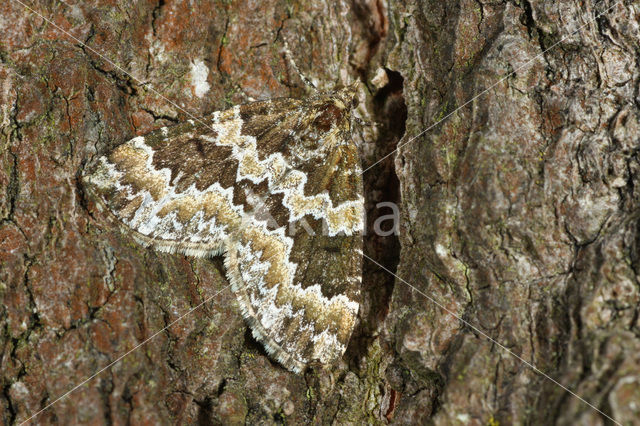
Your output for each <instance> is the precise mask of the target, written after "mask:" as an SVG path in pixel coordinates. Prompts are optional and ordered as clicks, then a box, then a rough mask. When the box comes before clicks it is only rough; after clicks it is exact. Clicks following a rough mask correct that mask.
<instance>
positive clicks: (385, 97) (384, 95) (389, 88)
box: [347, 69, 407, 359]
mask: <svg viewBox="0 0 640 426" xmlns="http://www.w3.org/2000/svg"><path fill="white" fill-rule="evenodd" d="M385 72H386V73H387V78H388V84H387V85H386V86H384V87H382V88H381V89H380V90H379V91H378V92H377V93H376V95H375V97H374V99H373V107H374V111H373V112H374V117H375V119H376V121H377V122H378V123H379V136H378V139H377V141H376V147H377V149H376V155H375V156H374V158H373V161H377V159H378V158H383V157H384V156H386V155H388V154H389V153H392V152H393V151H395V149H396V147H397V144H398V141H399V140H400V139H401V138H402V136H403V135H404V132H405V123H406V118H407V108H406V105H405V103H404V97H403V83H404V80H403V77H402V75H401V74H400V73H399V72H396V71H393V70H388V69H387V70H385ZM393 159H394V156H393V155H390V156H389V157H387V158H386V159H385V160H384V161H382V162H381V163H379V164H377V165H376V166H374V169H371V170H368V171H367V172H366V173H364V174H363V180H364V188H365V209H366V211H367V217H366V227H365V230H366V235H365V237H364V253H365V254H366V255H367V256H369V257H371V258H372V259H374V260H375V261H376V262H379V263H380V264H381V265H382V266H384V267H385V268H387V269H388V270H389V271H391V272H392V273H395V271H396V268H397V265H398V262H399V258H400V244H399V241H398V236H397V235H396V234H395V233H390V231H391V230H392V229H390V228H391V227H392V226H394V225H397V222H396V220H399V217H395V218H394V219H393V220H389V221H387V220H385V218H384V217H382V216H387V217H388V215H390V214H394V213H395V210H393V208H391V207H385V205H384V204H381V203H392V204H393V205H395V206H398V205H399V204H400V189H399V181H398V178H397V176H396V173H395V167H394V161H393ZM365 166H366V164H365ZM365 169H366V167H365ZM376 229H377V230H378V231H383V232H376ZM389 233H390V235H387V234H389ZM394 283H395V277H394V276H393V275H392V274H390V273H389V272H387V271H385V270H383V269H381V268H380V267H379V266H378V265H376V264H374V263H373V262H371V261H368V260H367V259H366V258H365V260H364V265H363V274H362V290H363V295H362V298H363V299H368V300H367V302H368V303H366V302H365V303H364V304H363V306H368V310H367V311H366V312H364V311H361V321H360V324H359V326H358V328H357V329H356V330H355V331H354V335H353V337H352V339H351V342H350V344H349V348H348V350H347V354H348V357H349V358H352V359H359V358H360V357H363V356H365V354H366V351H367V350H368V347H369V345H370V343H371V342H372V341H373V340H374V339H376V338H377V335H378V330H379V327H380V325H381V324H382V322H383V321H384V319H385V318H386V315H387V314H388V312H389V304H390V299H391V294H392V292H393V288H394Z"/></svg>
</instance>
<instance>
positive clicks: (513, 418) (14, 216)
mask: <svg viewBox="0 0 640 426" xmlns="http://www.w3.org/2000/svg"><path fill="white" fill-rule="evenodd" d="M617 3H618V4H617V5H616V2H615V1H612V0H605V1H597V2H596V1H594V0H587V1H583V2H578V1H573V0H562V1H544V2H543V1H537V2H533V1H524V0H523V1H508V2H504V1H483V0H456V1H436V0H426V1H422V2H418V1H406V2H399V1H393V2H389V3H388V4H387V3H385V2H384V1H382V0H339V1H334V0H323V1H313V2H303V1H295V0H294V1H291V0H282V1H278V0H268V1H260V2H253V1H226V0H220V1H198V2H189V1H179V0H175V1H174V0H166V1H165V0H159V1H158V2H155V1H134V2H129V1H123V0H121V1H111V2H102V1H90V2H80V1H78V2H75V1H65V2H49V1H40V2H30V3H29V5H31V6H32V7H33V8H34V9H35V10H37V11H38V12H39V13H42V14H43V15H44V16H46V17H47V18H48V19H50V20H51V21H53V22H54V23H55V24H56V25H58V26H60V27H61V28H63V29H64V30H65V31H68V32H69V33H71V34H72V35H73V36H74V37H76V38H77V39H79V40H81V41H83V42H85V43H86V44H87V46H89V47H90V48H91V49H94V50H95V51H97V52H100V54H102V55H104V56H105V57H107V58H109V60H111V61H112V63H110V62H109V61H106V60H105V59H104V58H101V57H100V56H98V55H97V54H96V53H95V52H94V51H93V50H91V49H90V48H88V47H83V46H82V45H81V43H79V42H78V41H76V40H73V39H72V38H70V37H68V36H66V35H64V34H63V33H62V32H61V31H59V30H58V29H56V28H55V27H54V26H53V25H51V24H50V23H47V22H46V21H44V20H43V19H42V18H40V17H38V16H37V15H34V14H33V13H30V12H29V11H28V10H26V9H24V8H23V7H22V6H21V5H20V4H19V3H17V2H3V3H2V4H0V32H1V33H2V34H3V37H2V39H1V40H0V82H1V84H0V96H1V103H0V107H1V111H0V189H1V190H0V299H2V306H0V327H1V332H0V379H1V383H0V384H1V387H2V392H0V418H1V419H2V422H4V423H5V424H14V423H17V422H20V421H22V420H25V419H26V418H28V417H29V416H30V415H32V414H34V413H35V412H37V411H38V410H40V409H41V408H43V407H45V406H46V405H47V404H49V403H50V402H53V401H54V400H55V399H56V398H58V397H59V396H61V395H63V394H65V392H67V391H69V390H71V389H72V388H73V386H74V385H76V384H78V383H80V382H81V381H82V380H84V379H85V378H88V377H90V376H91V375H93V374H94V373H95V372H97V371H99V370H100V369H101V368H103V367H105V366H107V365H109V364H110V363H111V362H112V361H114V360H116V359H118V357H119V356H121V355H123V354H125V353H127V351H129V350H132V349H134V348H136V346H137V345H138V344H140V343H141V342H143V341H144V340H145V339H147V338H148V337H150V336H152V335H153V334H154V333H156V332H157V331H158V330H161V329H162V328H163V327H165V326H166V325H168V324H170V323H171V322H172V321H174V320H176V319H178V318H179V317H180V316H182V315H183V314H185V313H187V312H188V311H189V310H190V309H192V308H193V307H196V306H197V305H198V304H200V303H201V302H203V301H204V300H207V299H208V298H210V297H212V296H214V297H213V299H212V300H211V301H210V302H208V303H206V304H204V305H203V306H202V307H200V308H198V309H197V310H195V311H194V312H193V313H191V314H189V315H187V316H185V317H184V318H183V319H182V320H180V321H179V322H177V323H176V324H175V325H173V326H171V327H170V328H169V329H168V330H166V331H164V332H161V333H160V334H158V335H157V336H156V337H154V338H153V340H151V341H150V342H149V343H147V344H145V345H144V346H142V347H140V348H138V349H136V350H134V351H133V352H131V353H130V354H129V355H127V356H126V357H124V358H123V359H122V360H121V361H120V362H118V363H116V364H115V365H114V366H113V367H111V368H109V369H107V370H106V371H104V372H102V373H100V374H99V375H97V376H96V377H95V378H93V379H92V380H91V381H89V382H88V383H87V384H86V385H84V386H82V387H80V388H78V389H77V390H75V391H74V392H73V393H71V394H70V395H68V396H67V397H65V398H63V399H61V400H60V401H58V402H57V403H56V404H54V405H53V406H52V407H51V408H50V409H48V410H46V411H45V412H43V413H42V414H40V415H39V416H38V418H37V419H36V421H37V422H38V423H42V424H70V423H92V424H100V423H104V424H126V423H128V422H130V423H134V424H139V423H160V424H171V423H182V424H185V423H186V424H194V423H200V424H218V423H225V424H226V423H231V424H238V423H251V424H253V423H291V424H294V423H299V422H314V423H331V422H334V423H338V424H343V423H349V422H351V423H363V422H369V423H386V422H397V423H400V424H404V423H413V422H420V423H424V422H433V423H436V424H497V423H500V424H513V423H515V424H536V423H541V422H545V423H549V422H552V423H553V422H555V423H558V424H571V423H574V422H576V421H579V422H581V423H582V424H594V425H596V424H603V423H606V422H605V418H604V417H602V416H601V415H599V414H598V413H597V412H596V411H595V410H593V409H592V408H590V407H589V406H587V405H586V404H584V403H583V402H581V401H579V400H578V399H576V398H575V397H572V396H571V395H569V394H568V393H567V392H566V391H564V390H562V389H561V388H559V387H558V386H556V385H554V384H553V383H552V382H550V381H549V380H547V379H545V378H544V377H542V376H541V375H539V374H537V373H535V372H533V371H532V370H531V369H529V368H527V367H526V366H525V365H523V363H522V362H521V361H519V360H517V359H516V358H514V357H513V356H511V355H509V354H508V353H506V352H505V351H504V350H502V349H500V348H499V347H498V346H496V345H495V344H494V343H491V342H490V341H488V340H487V339H485V338H484V337H482V335H481V334H479V333H478V331H477V330H473V329H472V328H470V327H469V326H465V325H464V324H463V323H462V322H460V321H459V320H457V319H455V318H453V317H452V316H451V315H450V314H449V313H447V312H445V311H443V310H442V309H441V308H440V307H438V306H437V305H435V304H434V303H433V302H432V301H431V300H429V299H428V298H426V297H425V295H427V296H428V297H429V298H432V299H433V300H435V301H437V302H438V303H439V304H441V305H442V306H444V307H446V308H447V309H448V310H450V311H451V312H453V313H455V314H456V315H458V316H460V317H463V318H464V319H465V320H466V321H468V322H469V323H470V324H472V325H473V326H474V327H477V329H478V330H480V331H482V332H483V333H486V334H487V335H489V336H491V338H493V339H495V340H496V341H498V342H500V343H501V344H503V345H505V346H506V347H508V348H509V350H511V351H512V352H513V353H515V354H517V355H518V356H520V357H522V358H523V359H524V360H526V361H527V362H531V363H533V364H535V365H536V366H537V367H538V368H539V369H540V370H541V371H543V372H545V373H546V374H548V375H549V376H551V377H553V378H554V379H555V380H557V381H558V382H560V383H562V384H564V385H565V386H567V387H569V388H571V389H572V390H574V391H575V392H576V393H578V394H580V395H581V396H582V397H584V398H585V399H586V400H587V401H589V402H590V403H592V404H594V405H595V406H596V407H598V408H599V409H600V410H602V411H604V412H605V413H607V414H608V415H610V416H612V417H614V418H615V419H617V420H618V421H620V422H622V423H625V424H632V423H633V422H635V421H636V419H637V418H638V417H640V406H639V405H638V404H637V401H639V400H640V371H639V368H638V365H640V322H639V315H638V313H639V312H638V308H639V300H640V279H639V273H640V261H639V250H640V236H639V230H638V227H639V224H640V209H639V208H638V201H639V199H640V186H639V185H638V175H639V173H640V164H639V161H638V152H639V151H640V136H639V135H640V110H639V107H640V99H639V98H638V95H639V93H638V88H639V83H640V76H639V72H638V65H639V61H638V59H639V53H638V52H640V42H639V40H640V28H639V26H640V3H638V2H637V1H631V0H622V1H619V2H617ZM607 9H610V10H608V11H607ZM601 12H606V13H604V15H603V17H601V18H599V19H597V20H595V21H594V20H593V19H594V18H595V16H597V14H598V13H601ZM284 40H286V41H287V42H288V44H289V45H290V47H291V50H292V51H293V55H294V57H295V59H296V61H297V63H298V65H299V66H300V68H301V69H302V71H303V73H305V74H306V75H307V76H308V77H310V78H311V79H312V80H314V81H316V82H317V83H318V85H319V86H320V87H321V88H325V89H327V88H331V87H332V86H333V85H334V84H335V83H336V82H338V81H342V82H343V83H344V82H347V81H350V80H352V79H354V78H362V79H363V80H365V82H366V83H367V87H366V88H365V87H363V90H362V94H361V97H362V101H363V105H362V107H361V108H360V114H361V115H362V116H363V118H365V119H366V120H368V121H371V122H373V123H375V125H374V126H366V125H365V126H360V127H357V128H356V131H355V132H354V137H356V138H358V139H360V140H361V141H362V147H363V166H364V167H365V168H366V167H367V166H368V165H371V164H373V163H374V162H375V161H377V159H379V158H382V157H383V156H384V155H386V154H387V153H389V152H392V150H393V149H394V148H395V147H396V145H397V144H398V141H399V140H400V138H401V137H403V135H404V139H402V142H400V143H406V145H404V146H402V147H401V149H400V153H399V155H398V156H397V157H396V156H395V155H394V156H391V157H389V158H387V159H386V160H384V161H383V162H382V163H380V164H378V165H376V166H375V167H374V168H373V169H371V170H369V171H368V172H366V173H365V176H364V177H365V185H366V196H367V210H368V211H369V212H370V214H369V216H368V219H367V220H368V223H369V224H370V225H372V224H373V223H374V222H375V219H376V218H377V217H378V216H379V215H384V214H388V213H389V212H388V211H386V210H381V209H379V208H376V205H377V204H378V203H380V202H382V201H395V202H399V203H400V208H401V212H402V223H401V232H400V236H399V239H398V238H395V237H393V236H391V237H378V236H375V235H374V234H373V233H371V232H369V234H368V236H367V238H366V241H365V253H366V254H367V255H368V256H370V257H372V258H374V259H375V260H376V261H377V262H380V263H381V264H382V265H384V266H385V267H386V268H388V269H390V270H391V271H394V272H395V271H396V269H397V274H398V276H399V277H401V279H399V280H395V279H394V277H393V276H391V275H390V274H389V273H387V272H385V271H384V270H381V269H380V268H379V267H378V266H376V265H375V264H373V263H371V262H367V263H366V264H365V267H364V276H363V287H364V288H363V293H364V294H363V302H362V310H361V318H360V325H359V326H358V329H357V330H356V333H355V335H354V336H353V338H352V340H351V344H350V346H349V348H348V350H347V353H346V354H345V356H344V359H343V362H342V363H341V364H340V365H337V366H332V367H331V368H329V369H326V370H324V369H320V368H314V369H311V370H309V371H307V372H306V373H305V374H304V375H295V374H292V373H289V372H286V371H285V370H283V369H282V368H281V367H279V366H278V365H276V364H274V363H272V362H271V361H270V360H269V359H268V358H267V357H266V355H265V353H264V351H263V349H262V348H261V347H260V345H259V344H257V343H256V342H255V341H253V340H252V338H251V337H250V333H248V332H247V329H246V326H245V324H244V322H243V321H242V318H241V316H240V313H239V312H238V309H237V307H236V305H235V304H234V296H233V295H232V294H231V292H230V291H229V290H228V289H225V287H226V286H227V285H228V283H227V281H226V279H225V277H224V267H223V265H222V263H221V260H220V259H219V258H216V259H211V260H208V259H192V258H189V257H185V256H179V255H166V254H159V253H156V252H154V251H153V250H147V249H143V248H141V247H140V246H139V245H137V244H136V243H135V242H134V241H133V240H132V239H131V238H130V237H129V236H127V235H126V234H123V233H122V232H121V230H120V228H118V226H117V225H116V224H114V223H110V222H109V221H108V220H107V219H106V217H104V216H103V215H101V214H100V213H98V212H97V211H96V210H95V208H94V207H93V206H92V205H91V203H90V202H88V201H87V198H86V197H85V194H84V192H83V188H82V186H81V185H80V184H79V180H78V177H79V174H80V173H81V171H82V169H83V167H84V166H85V165H86V164H87V162H88V161H90V160H91V159H92V158H93V157H95V155H97V154H101V153H104V152H105V151H107V150H109V149H110V148H112V147H114V146H116V145H117V144H119V143H122V142H123V141H125V140H127V139H129V138H131V137H133V136H135V135H139V134H145V133H147V132H149V131H150V130H152V129H155V128H158V127H161V126H163V125H169V124H172V123H175V122H179V121H182V120H185V119H188V118H189V114H193V115H195V116H198V117H199V116H202V115H205V114H206V113H209V112H212V111H215V110H218V109H222V108H225V107H227V106H229V105H232V104H236V103H240V102H244V101H246V100H247V98H248V97H253V98H261V99H262V98H271V97H276V96H303V95H304V94H305V88H304V87H303V85H302V84H301V82H300V79H299V78H298V76H297V75H296V74H295V73H294V72H292V70H291V69H290V67H288V66H287V63H286V61H285V60H284V58H283V55H282V47H283V41H284ZM558 42H560V43H559V44H558V45H557V46H555V47H554V45H555V44H556V43H558ZM549 48H551V49H550V50H549V51H548V52H546V53H544V54H543V55H540V54H541V53H542V52H543V51H545V50H546V49H549ZM115 64H117V66H116V65H115ZM119 67H121V69H120V68H119ZM379 67H384V68H385V69H386V70H387V71H386V77H387V79H388V82H387V83H384V84H373V83H371V81H372V77H373V76H374V75H375V72H376V70H377V69H378V68H379ZM123 70H125V71H126V73H125V72H123ZM512 71H515V73H514V74H510V72H512ZM127 73H129V74H130V75H132V76H133V77H131V76H130V75H127ZM505 77H506V78H505ZM377 81H380V80H377ZM487 89H488V90H487ZM485 90H486V93H483V94H482V96H481V97H480V98H478V99H476V100H473V101H472V102H470V103H468V104H466V105H465V103H466V102H467V101H468V100H470V99H472V98H473V97H474V96H476V95H479V94H481V93H482V92H483V91H485ZM165 97H166V99H165ZM167 99H168V100H170V101H171V102H173V103H171V102H168V101H167ZM463 105H464V106H463ZM461 106H463V107H462V108H461V109H459V110H458V108H459V107H461ZM187 112H188V113H187ZM450 113H452V114H451V116H450V117H448V115H449V114H450ZM445 117H446V118H447V119H446V120H445V121H444V122H443V123H442V124H440V125H438V126H436V127H435V128H434V129H432V130H430V131H429V132H427V133H425V134H424V135H422V136H420V137H419V138H417V139H416V140H412V139H413V137H414V136H416V135H418V134H420V133H421V131H422V130H423V129H425V128H427V127H429V126H430V125H431V124H432V123H434V122H436V121H438V120H439V119H442V118H445ZM405 120H406V124H405ZM405 127H406V132H405ZM394 159H395V163H394ZM408 284H410V285H412V286H414V287H415V289H412V288H411V287H410V286H409V285H408ZM421 292H422V293H424V294H425V295H423V294H421Z"/></svg>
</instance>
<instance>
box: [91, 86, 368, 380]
mask: <svg viewBox="0 0 640 426" xmlns="http://www.w3.org/2000/svg"><path fill="white" fill-rule="evenodd" d="M354 96H355V85H352V86H350V87H348V88H345V89H342V90H339V91H336V92H332V93H328V94H317V95H314V96H311V97H309V98H307V99H304V100H298V99H288V98H280V99H274V100H271V101H260V102H254V103H250V104H246V105H240V106H235V107H233V108H231V109H228V110H225V111H219V112H215V113H213V114H212V115H211V116H210V117H208V118H206V119H205V120H204V123H205V124H206V125H202V124H200V123H194V122H192V121H190V122H187V123H183V124H180V125H177V126H174V127H170V128H162V129H159V130H156V131H154V132H152V133H150V134H149V135H146V136H139V137H136V138H133V139H131V140H130V141H128V142H126V143H124V144H122V145H120V146H118V147H117V148H115V149H114V150H113V151H112V152H110V153H109V154H107V155H105V156H103V157H100V158H99V159H98V160H97V161H96V162H95V163H94V165H93V166H91V167H89V168H88V169H87V170H88V173H87V175H86V176H85V179H84V181H85V183H86V184H87V186H88V188H89V190H90V191H91V192H93V193H94V194H95V195H96V198H97V199H98V200H99V202H100V203H101V204H102V205H103V206H104V207H105V208H106V210H107V211H108V212H109V214H111V215H113V216H114V217H115V218H117V220H118V221H120V222H121V223H122V224H123V225H125V226H126V227H127V228H128V229H130V230H133V231H134V233H135V236H136V238H137V239H138V240H139V241H141V242H142V243H143V244H145V245H150V246H152V247H154V248H156V249H159V250H163V251H169V252H178V253H184V254H187V255H192V256H212V255H217V254H223V255H224V256H225V265H226V269H227V278H228V279H229V281H230V282H231V285H232V289H233V291H234V293H235V294H236V296H237V300H238V303H239V305H240V310H241V312H242V315H243V316H244V317H245V319H246V320H247V323H248V324H249V326H250V328H251V330H252V333H253V335H254V336H255V337H256V339H257V340H259V341H260V342H261V343H263V344H264V346H265V347H266V349H267V352H268V353H269V354H270V355H271V356H272V357H273V358H274V359H276V360H277V361H278V362H280V363H281V364H282V365H284V366H285V367H286V368H288V369H289V370H292V371H295V372H300V371H301V370H302V369H304V367H305V366H306V365H307V364H308V363H309V362H311V361H319V362H321V363H323V364H328V363H331V362H333V361H335V360H336V359H337V358H339V357H340V356H342V354H343V353H344V350H345V348H346V345H347V343H348V340H349V337H350V335H351V332H352V330H353V328H354V326H355V322H356V316H357V312H358V306H359V286H360V275H361V264H362V230H363V214H362V212H363V210H364V204H363V196H362V179H361V176H360V173H359V171H360V164H359V156H358V152H357V147H356V146H355V144H354V143H353V141H352V140H351V135H350V133H349V125H350V118H351V117H350V114H351V108H352V105H353V99H354ZM256 200H257V201H256ZM257 204H259V206H258V205H257ZM256 212H260V213H259V214H257V213H256ZM295 222H303V223H304V225H305V231H304V232H300V231H298V232H295V233H290V232H289V230H290V229H293V228H294V227H292V223H295ZM309 231H310V232H309Z"/></svg>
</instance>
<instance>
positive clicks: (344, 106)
mask: <svg viewBox="0 0 640 426" xmlns="http://www.w3.org/2000/svg"><path fill="white" fill-rule="evenodd" d="M358 84H359V83H358V81H355V82H353V83H352V84H350V85H349V86H347V87H344V88H342V89H338V90H336V91H334V92H331V93H329V94H327V95H324V96H322V98H321V100H320V104H319V106H318V111H319V114H318V115H317V117H316V119H315V120H314V125H315V127H317V128H318V129H319V130H321V131H323V132H328V131H330V130H332V129H340V130H342V129H344V128H347V127H348V126H349V122H350V115H351V110H352V109H353V108H355V107H356V106H357V105H358V98H357V97H356V92H357V90H358Z"/></svg>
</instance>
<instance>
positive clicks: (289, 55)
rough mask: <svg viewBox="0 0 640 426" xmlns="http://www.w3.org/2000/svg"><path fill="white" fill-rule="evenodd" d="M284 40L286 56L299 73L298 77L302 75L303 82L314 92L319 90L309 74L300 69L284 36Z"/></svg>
mask: <svg viewBox="0 0 640 426" xmlns="http://www.w3.org/2000/svg"><path fill="white" fill-rule="evenodd" d="M283 41H284V56H285V57H286V58H287V60H288V61H289V63H290V64H291V67H292V68H293V70H294V71H295V72H296V74H298V77H300V80H302V82H303V83H304V84H305V85H306V86H308V87H311V88H312V89H313V91H314V92H317V91H318V88H317V87H316V85H315V84H313V82H312V81H311V80H309V79H308V78H307V76H305V75H304V74H302V72H301V71H300V68H298V64H296V61H295V60H294V59H293V55H292V54H291V50H290V49H289V43H287V40H284V38H283Z"/></svg>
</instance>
